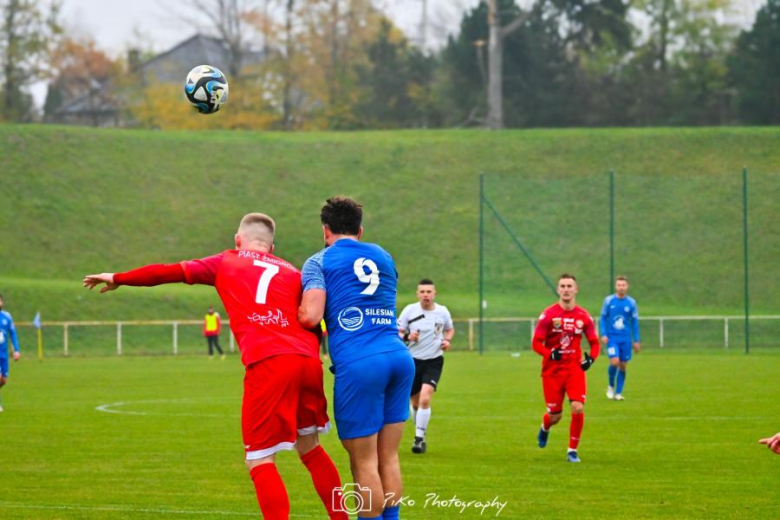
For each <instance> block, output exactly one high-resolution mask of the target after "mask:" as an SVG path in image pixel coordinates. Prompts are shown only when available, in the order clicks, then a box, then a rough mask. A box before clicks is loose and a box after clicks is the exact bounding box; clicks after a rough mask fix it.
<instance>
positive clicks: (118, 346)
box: [116, 321, 122, 356]
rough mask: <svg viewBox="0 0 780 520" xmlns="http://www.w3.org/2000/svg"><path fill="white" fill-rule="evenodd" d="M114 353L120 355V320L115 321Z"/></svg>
mask: <svg viewBox="0 0 780 520" xmlns="http://www.w3.org/2000/svg"><path fill="white" fill-rule="evenodd" d="M116 355H117V356H121V355H122V322H121V321H118V322H116Z"/></svg>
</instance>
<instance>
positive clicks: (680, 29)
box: [0, 0, 780, 130]
mask: <svg viewBox="0 0 780 520" xmlns="http://www.w3.org/2000/svg"><path fill="white" fill-rule="evenodd" d="M733 1H736V0H636V1H634V2H631V3H627V2H625V1H624V0H535V1H534V2H533V3H530V4H528V5H527V7H526V8H521V7H520V6H519V5H518V4H517V3H516V2H515V0H483V1H482V2H480V3H479V4H478V5H477V6H475V7H473V8H470V9H467V10H466V11H465V12H463V13H462V16H461V19H460V22H459V24H458V27H457V30H455V31H453V32H452V34H450V36H449V37H448V38H447V40H446V42H444V44H443V45H441V46H439V48H437V49H435V50H432V49H430V48H426V47H424V46H420V45H419V41H414V39H413V38H410V37H409V36H408V35H405V34H404V33H403V32H402V31H401V30H400V29H399V28H398V27H396V26H395V25H394V24H393V23H392V21H391V20H390V19H389V18H388V16H387V15H386V14H385V13H383V12H382V11H381V10H380V9H379V8H378V7H377V6H376V5H375V3H374V1H373V0H180V5H179V6H178V7H177V11H178V12H180V13H181V17H182V18H183V19H187V18H188V17H191V18H192V19H193V20H195V19H197V17H198V16H200V19H201V20H202V19H203V16H202V15H203V14H204V13H205V14H206V18H208V23H206V24H205V26H204V25H203V22H202V21H201V22H193V23H194V24H195V23H200V25H199V27H200V28H201V29H205V30H208V31H209V32H211V33H212V34H213V35H214V36H216V37H219V38H220V39H221V40H222V41H224V42H225V53H226V61H227V62H228V63H229V66H228V70H227V71H226V72H227V73H228V78H229V81H230V87H231V93H230V95H231V100H230V103H229V105H228V106H227V107H226V109H225V110H224V114H223V113H221V114H220V116H219V118H216V117H215V118H212V117H207V118H200V119H197V118H193V117H191V115H190V114H189V113H188V112H186V110H187V107H186V103H184V102H183V101H182V98H181V93H180V91H179V90H180V89H179V86H178V85H177V86H175V87H176V88H173V86H171V85H168V86H165V85H159V84H155V83H154V82H153V81H149V79H148V78H139V77H137V75H135V74H134V72H133V71H134V69H133V67H132V64H130V63H128V60H127V58H125V57H112V56H110V55H109V54H108V53H107V52H105V51H104V50H101V49H100V48H99V46H98V45H97V44H96V43H95V42H94V41H92V40H91V39H89V38H85V37H80V38H78V37H75V36H72V35H69V34H67V33H66V31H64V30H63V28H62V25H61V23H60V20H59V17H60V10H59V5H58V4H57V3H56V2H54V3H50V2H46V3H44V2H40V1H35V0H5V1H4V2H3V3H2V4H1V7H0V16H1V18H0V24H2V25H1V26H0V62H1V68H0V81H2V84H3V94H2V97H1V98H0V120H3V121H34V120H36V119H40V117H41V116H40V115H36V110H35V107H34V106H33V103H32V98H31V95H30V90H29V87H30V86H31V85H32V84H33V83H35V82H39V81H47V82H48V83H49V94H48V96H47V100H46V106H45V107H44V117H45V116H46V115H47V114H51V113H54V111H56V110H57V109H58V108H59V107H61V106H63V104H64V103H66V102H67V101H68V100H73V99H75V98H77V97H79V96H82V97H83V96H85V95H86V96H87V98H88V99H89V102H90V103H94V104H95V106H96V107H98V106H103V105H104V104H115V105H120V106H121V110H122V111H123V112H124V113H125V114H126V115H127V117H128V120H129V121H132V122H133V124H135V125H137V126H146V127H161V128H196V127H199V126H200V127H203V126H209V127H213V126H215V125H216V126H221V127H225V128H248V129H287V130H299V129H334V130H352V129H373V128H387V129H394V128H439V127H465V126H486V127H491V128H500V127H511V128H524V127H569V126H583V127H598V126H670V125H671V126H676V125H689V126H691V125H731V124H749V125H771V124H780V0H767V1H766V3H765V4H764V5H763V6H762V7H761V8H760V9H759V10H758V12H757V13H756V17H755V20H754V21H753V23H752V24H751V25H750V26H749V27H745V28H741V29H739V28H737V27H736V26H735V25H734V23H732V21H731V20H732V17H731V16H730V13H731V12H732V10H733V9H734V7H735V6H734V5H732V2H733ZM423 5H425V2H424V1H423ZM421 16H422V21H421V23H423V24H424V23H425V20H426V16H427V14H426V13H425V11H424V10H423V12H422V15H421ZM423 28H424V27H423ZM258 42H262V44H261V45H262V48H263V49H264V51H265V53H264V56H265V57H264V59H263V60H261V61H259V62H250V60H247V59H246V56H247V53H248V52H249V49H250V48H253V46H254V47H256V46H257V45H258ZM184 74H186V71H182V77H183V76H184ZM108 86H110V87H111V88H108ZM92 95H94V99H92ZM228 107H229V108H228Z"/></svg>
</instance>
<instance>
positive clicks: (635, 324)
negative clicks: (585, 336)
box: [599, 276, 641, 401]
mask: <svg viewBox="0 0 780 520" xmlns="http://www.w3.org/2000/svg"><path fill="white" fill-rule="evenodd" d="M599 328H600V330H601V342H602V343H603V344H604V346H605V347H607V355H608V356H609V387H608V388H607V398H608V399H615V400H616V401H622V400H623V387H624V386H625V384H626V366H627V365H628V362H629V361H631V350H632V348H633V350H634V352H637V353H638V352H639V349H640V348H641V345H640V344H639V311H638V310H637V306H636V301H635V300H634V299H633V298H631V297H630V296H628V278H626V277H625V276H618V277H617V278H615V294H611V295H609V296H607V297H606V299H605V300H604V306H603V307H602V308H601V321H600V323H599ZM616 378H617V387H616V386H615V379H616Z"/></svg>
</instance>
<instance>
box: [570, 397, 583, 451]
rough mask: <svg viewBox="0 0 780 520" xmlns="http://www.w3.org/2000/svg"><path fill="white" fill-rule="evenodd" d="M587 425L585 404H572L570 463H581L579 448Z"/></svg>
mask: <svg viewBox="0 0 780 520" xmlns="http://www.w3.org/2000/svg"><path fill="white" fill-rule="evenodd" d="M584 423H585V404H584V403H581V402H579V401H572V402H571V426H570V427H569V450H568V452H567V458H568V460H569V462H580V458H579V456H577V447H578V446H579V444H580V436H581V435H582V427H583V425H584Z"/></svg>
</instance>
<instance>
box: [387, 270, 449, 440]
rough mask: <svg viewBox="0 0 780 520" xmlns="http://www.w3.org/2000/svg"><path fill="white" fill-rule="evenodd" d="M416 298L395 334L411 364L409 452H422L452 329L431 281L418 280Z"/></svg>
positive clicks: (406, 311) (402, 316)
mask: <svg viewBox="0 0 780 520" xmlns="http://www.w3.org/2000/svg"><path fill="white" fill-rule="evenodd" d="M417 299H418V300H419V302H418V303H412V304H410V305H407V306H406V307H405V308H404V310H403V312H401V315H400V316H399V317H398V334H399V335H400V336H401V338H403V340H404V342H406V344H407V345H409V352H411V354H412V357H413V358H414V365H415V374H414V383H413V384H412V399H411V401H412V417H414V424H415V434H414V444H413V445H412V453H425V450H426V449H427V443H426V441H425V434H426V432H427V430H428V423H429V422H430V420H431V398H432V397H433V393H434V392H435V391H436V387H437V386H438V384H439V379H441V372H442V369H443V368H444V351H445V350H448V349H449V348H450V342H451V341H452V337H453V336H454V335H455V328H454V327H453V326H452V316H450V311H448V310H447V307H445V306H444V305H439V304H437V303H435V302H434V300H435V299H436V287H435V286H434V285H433V282H432V281H431V280H428V279H427V278H425V279H423V280H420V283H419V284H418V285H417Z"/></svg>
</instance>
